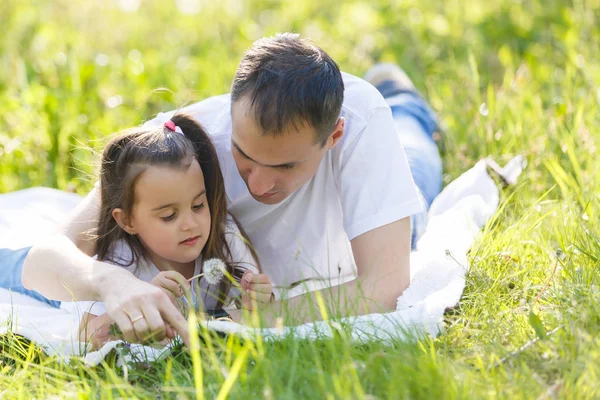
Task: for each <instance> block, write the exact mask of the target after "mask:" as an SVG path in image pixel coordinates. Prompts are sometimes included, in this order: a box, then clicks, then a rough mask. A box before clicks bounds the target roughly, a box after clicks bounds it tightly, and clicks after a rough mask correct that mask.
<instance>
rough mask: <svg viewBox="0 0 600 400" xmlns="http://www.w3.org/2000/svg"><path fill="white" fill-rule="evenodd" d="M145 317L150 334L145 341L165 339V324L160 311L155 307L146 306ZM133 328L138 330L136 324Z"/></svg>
mask: <svg viewBox="0 0 600 400" xmlns="http://www.w3.org/2000/svg"><path fill="white" fill-rule="evenodd" d="M144 315H145V319H146V323H147V324H148V332H147V333H146V336H145V337H144V341H148V340H150V339H154V340H157V341H160V340H162V339H163V338H165V336H167V332H166V329H165V323H164V321H163V319H162V317H161V316H160V313H159V312H158V310H157V309H155V308H153V307H147V306H146V307H144ZM133 327H134V328H137V326H136V324H133ZM138 336H139V335H138Z"/></svg>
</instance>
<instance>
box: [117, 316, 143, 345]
mask: <svg viewBox="0 0 600 400" xmlns="http://www.w3.org/2000/svg"><path fill="white" fill-rule="evenodd" d="M112 319H113V320H114V321H115V322H116V323H117V325H118V326H119V329H120V330H121V332H122V333H123V339H125V340H127V341H128V342H132V343H134V342H136V341H137V337H136V336H135V331H134V329H133V325H132V324H131V320H130V319H129V317H128V316H127V314H126V313H125V312H124V311H121V312H119V313H117V314H116V315H115V316H113V317H112Z"/></svg>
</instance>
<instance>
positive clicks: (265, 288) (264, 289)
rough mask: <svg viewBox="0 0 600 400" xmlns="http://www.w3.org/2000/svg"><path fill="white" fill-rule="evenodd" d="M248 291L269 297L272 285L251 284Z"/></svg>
mask: <svg viewBox="0 0 600 400" xmlns="http://www.w3.org/2000/svg"><path fill="white" fill-rule="evenodd" d="M248 289H250V290H252V291H254V292H261V293H268V294H269V295H271V292H272V291H273V285H271V284H270V283H251V284H250V286H249V287H248Z"/></svg>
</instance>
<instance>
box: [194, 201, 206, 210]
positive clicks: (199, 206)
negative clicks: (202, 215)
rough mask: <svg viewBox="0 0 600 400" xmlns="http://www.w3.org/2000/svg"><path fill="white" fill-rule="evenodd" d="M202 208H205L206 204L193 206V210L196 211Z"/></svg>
mask: <svg viewBox="0 0 600 400" xmlns="http://www.w3.org/2000/svg"><path fill="white" fill-rule="evenodd" d="M202 208H204V203H200V204H198V205H195V206H192V210H195V211H198V210H200V209H202Z"/></svg>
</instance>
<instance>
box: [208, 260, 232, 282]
mask: <svg viewBox="0 0 600 400" xmlns="http://www.w3.org/2000/svg"><path fill="white" fill-rule="evenodd" d="M226 270H227V269H226V266H225V263H224V262H223V261H222V260H220V259H218V258H210V259H208V260H206V261H204V264H202V273H203V274H204V279H206V281H207V282H208V283H210V284H211V285H216V284H217V283H219V282H221V279H223V276H224V275H225V271H226Z"/></svg>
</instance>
